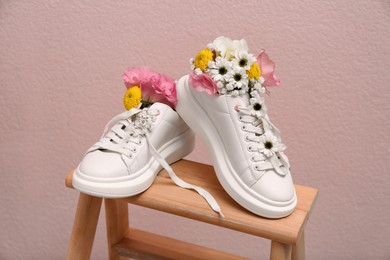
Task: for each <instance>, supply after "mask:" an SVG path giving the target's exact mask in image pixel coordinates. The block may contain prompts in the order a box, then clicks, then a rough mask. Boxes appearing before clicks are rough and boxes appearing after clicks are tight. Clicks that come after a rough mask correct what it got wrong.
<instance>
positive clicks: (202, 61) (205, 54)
mask: <svg viewBox="0 0 390 260" xmlns="http://www.w3.org/2000/svg"><path fill="white" fill-rule="evenodd" d="M212 60H213V52H212V51H210V50H209V49H204V50H201V51H200V52H199V53H198V54H197V55H196V57H195V61H194V65H195V67H196V68H199V69H201V70H202V71H204V70H205V69H206V67H207V64H208V63H209V61H212Z"/></svg>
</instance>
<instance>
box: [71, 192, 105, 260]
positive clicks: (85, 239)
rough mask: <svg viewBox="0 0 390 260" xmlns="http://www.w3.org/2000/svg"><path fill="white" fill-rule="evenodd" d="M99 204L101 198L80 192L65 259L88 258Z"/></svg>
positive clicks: (82, 259) (97, 217) (100, 203)
mask: <svg viewBox="0 0 390 260" xmlns="http://www.w3.org/2000/svg"><path fill="white" fill-rule="evenodd" d="M101 205H102V199H101V198H97V197H92V196H89V195H86V194H84V193H80V196H79V202H78V204H77V211H76V215H75V218H74V222H73V229H72V235H71V238H70V243H69V248H68V255H67V257H66V259H68V260H75V259H76V260H77V259H80V260H84V259H89V258H90V256H91V250H92V245H93V240H94V238H95V232H96V226H97V223H98V219H99V213H100V208H101Z"/></svg>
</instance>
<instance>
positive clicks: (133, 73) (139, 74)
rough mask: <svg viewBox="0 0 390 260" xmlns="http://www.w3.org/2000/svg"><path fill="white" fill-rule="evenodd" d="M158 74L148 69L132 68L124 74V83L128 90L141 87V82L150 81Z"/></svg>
mask: <svg viewBox="0 0 390 260" xmlns="http://www.w3.org/2000/svg"><path fill="white" fill-rule="evenodd" d="M153 77H158V74H157V73H156V72H154V71H152V70H151V69H149V68H147V67H130V68H128V69H127V70H125V72H124V73H123V76H122V78H123V81H124V82H125V85H126V88H130V87H133V86H140V85H141V82H145V81H149V80H150V79H151V78H153Z"/></svg>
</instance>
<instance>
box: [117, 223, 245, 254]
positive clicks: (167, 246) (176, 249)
mask: <svg viewBox="0 0 390 260" xmlns="http://www.w3.org/2000/svg"><path fill="white" fill-rule="evenodd" d="M114 250H115V251H116V254H117V255H119V256H122V257H129V258H135V259H188V260H196V259H198V260H201V259H226V260H230V259H231V260H233V259H245V258H242V257H239V256H236V255H232V254H228V253H225V252H222V251H218V250H215V249H211V248H207V247H203V246H199V245H195V244H191V243H187V242H183V241H180V240H176V239H172V238H169V237H165V236H161V235H156V234H154V233H149V232H146V231H141V230H138V229H134V228H129V231H128V232H127V234H126V235H125V236H124V237H123V238H122V240H121V241H119V243H117V244H116V245H114Z"/></svg>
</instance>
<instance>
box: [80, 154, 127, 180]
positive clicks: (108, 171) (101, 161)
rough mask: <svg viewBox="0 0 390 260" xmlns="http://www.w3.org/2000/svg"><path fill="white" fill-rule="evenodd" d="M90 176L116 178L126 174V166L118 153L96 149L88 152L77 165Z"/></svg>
mask: <svg viewBox="0 0 390 260" xmlns="http://www.w3.org/2000/svg"><path fill="white" fill-rule="evenodd" d="M79 169H80V171H81V172H82V173H83V174H85V175H88V176H90V177H96V178H116V177H122V176H125V175H127V168H126V165H125V164H124V162H123V160H122V158H121V156H120V154H118V153H114V152H109V151H101V150H96V151H93V152H90V153H88V154H87V155H86V156H85V157H84V159H83V161H82V162H81V164H80V166H79Z"/></svg>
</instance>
